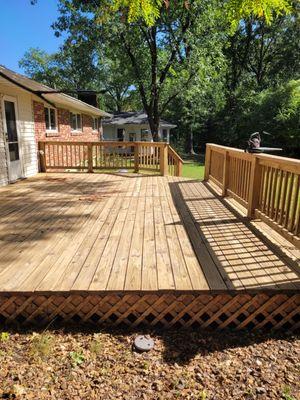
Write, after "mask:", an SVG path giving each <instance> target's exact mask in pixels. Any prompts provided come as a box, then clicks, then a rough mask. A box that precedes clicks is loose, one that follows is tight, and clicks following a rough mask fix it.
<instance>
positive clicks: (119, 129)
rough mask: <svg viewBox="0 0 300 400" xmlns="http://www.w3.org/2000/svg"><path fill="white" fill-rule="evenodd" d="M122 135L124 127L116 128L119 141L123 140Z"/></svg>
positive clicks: (123, 134)
mask: <svg viewBox="0 0 300 400" xmlns="http://www.w3.org/2000/svg"><path fill="white" fill-rule="evenodd" d="M124 136H125V129H123V128H118V130H117V138H118V141H119V142H124Z"/></svg>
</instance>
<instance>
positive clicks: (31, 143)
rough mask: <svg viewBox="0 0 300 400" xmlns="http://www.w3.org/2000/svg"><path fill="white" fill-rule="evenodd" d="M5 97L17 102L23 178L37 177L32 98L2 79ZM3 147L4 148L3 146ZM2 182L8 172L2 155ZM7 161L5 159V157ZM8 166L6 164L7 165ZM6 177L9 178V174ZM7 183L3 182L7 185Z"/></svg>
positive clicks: (0, 89)
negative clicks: (11, 97)
mask: <svg viewBox="0 0 300 400" xmlns="http://www.w3.org/2000/svg"><path fill="white" fill-rule="evenodd" d="M4 95H9V96H13V97H15V98H16V100H17V108H18V109H17V114H18V133H19V145H20V155H21V161H22V168H23V177H29V176H32V175H35V174H36V173H37V172H38V165H37V148H36V141H35V134H34V121H33V110H32V96H31V94H30V93H28V92H26V91H25V90H22V89H19V88H17V87H16V86H15V85H13V84H10V83H9V82H6V81H5V80H3V79H2V80H1V78H0V96H1V98H2V97H3V96H4ZM0 136H1V137H0V152H1V138H2V140H3V139H4V135H3V128H2V135H0ZM2 147H4V146H3V145H2ZM0 160H1V164H0V182H1V176H2V175H3V174H4V170H5V171H6V165H5V166H3V163H2V157H1V153H0ZM4 160H5V157H4ZM5 164H6V163H5ZM5 173H6V176H7V172H5ZM5 183H6V181H2V184H5Z"/></svg>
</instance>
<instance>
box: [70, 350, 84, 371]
mask: <svg viewBox="0 0 300 400" xmlns="http://www.w3.org/2000/svg"><path fill="white" fill-rule="evenodd" d="M70 358H71V362H72V365H73V367H76V366H77V365H81V364H82V363H83V362H84V360H85V357H84V355H83V353H82V352H81V351H80V352H77V351H71V352H70Z"/></svg>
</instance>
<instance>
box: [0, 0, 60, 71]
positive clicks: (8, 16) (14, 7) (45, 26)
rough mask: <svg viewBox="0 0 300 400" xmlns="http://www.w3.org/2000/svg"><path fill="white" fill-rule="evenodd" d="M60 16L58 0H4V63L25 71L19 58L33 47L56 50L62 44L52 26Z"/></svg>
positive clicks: (0, 18) (0, 7)
mask: <svg viewBox="0 0 300 400" xmlns="http://www.w3.org/2000/svg"><path fill="white" fill-rule="evenodd" d="M57 17H58V11H57V0H38V1H37V4H35V5H31V4H30V0H0V64H2V65H5V66H6V67H8V68H11V69H12V70H14V71H17V72H23V71H22V70H21V69H20V68H19V66H18V61H19V60H20V59H21V58H22V57H23V55H24V53H25V51H26V50H28V49H29V48H30V47H39V48H40V49H42V50H45V51H46V52H48V53H52V52H55V51H56V50H57V49H58V47H59V45H60V44H61V43H62V38H56V37H55V36H54V31H53V29H51V27H50V26H51V24H52V23H53V22H54V21H55V20H56V19H57Z"/></svg>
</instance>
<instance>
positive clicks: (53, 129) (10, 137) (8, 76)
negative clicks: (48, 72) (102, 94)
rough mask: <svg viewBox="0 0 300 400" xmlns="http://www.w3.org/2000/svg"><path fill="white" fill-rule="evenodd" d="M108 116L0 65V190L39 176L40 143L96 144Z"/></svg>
mask: <svg viewBox="0 0 300 400" xmlns="http://www.w3.org/2000/svg"><path fill="white" fill-rule="evenodd" d="M103 117H111V115H110V114H107V113H105V112H104V111H101V110H99V109H98V108H96V107H94V106H92V105H89V104H87V103H84V102H82V101H80V100H78V99H75V98H74V97H71V96H68V95H66V94H63V93H57V92H55V89H52V88H50V87H48V86H45V85H42V84H41V83H38V82H35V81H34V80H32V79H29V78H27V77H25V76H23V75H20V74H17V73H15V72H13V71H11V70H9V69H7V68H5V67H3V66H1V65H0V186H1V185H5V184H7V183H9V182H13V181H15V180H16V179H19V178H25V177H29V176H32V175H34V174H36V173H37V172H38V161H37V142H38V141H39V140H62V141H98V140H99V139H100V138H102V122H101V119H102V118H103Z"/></svg>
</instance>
